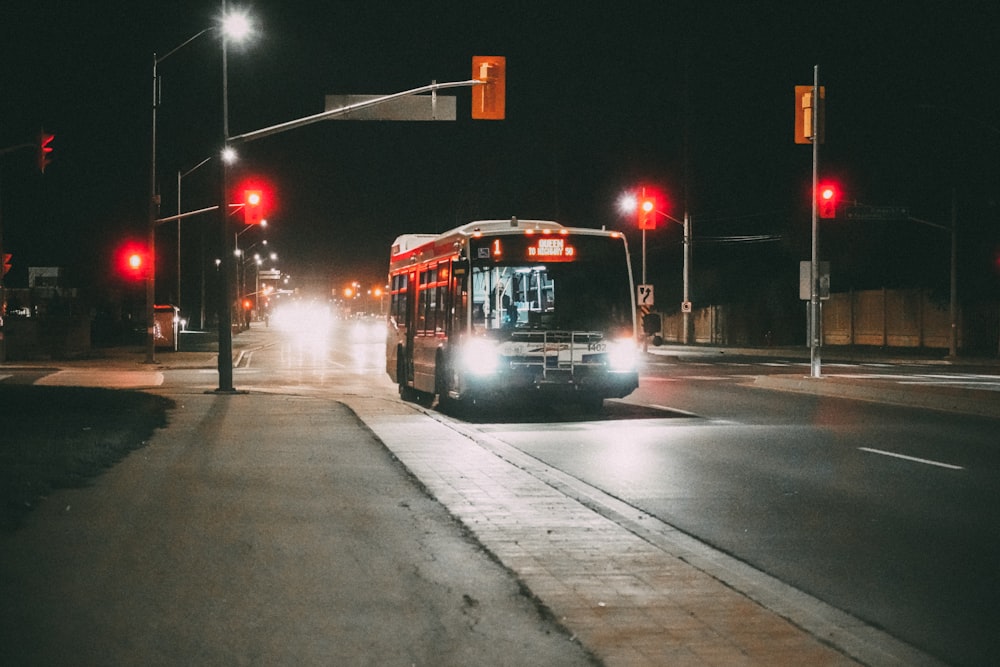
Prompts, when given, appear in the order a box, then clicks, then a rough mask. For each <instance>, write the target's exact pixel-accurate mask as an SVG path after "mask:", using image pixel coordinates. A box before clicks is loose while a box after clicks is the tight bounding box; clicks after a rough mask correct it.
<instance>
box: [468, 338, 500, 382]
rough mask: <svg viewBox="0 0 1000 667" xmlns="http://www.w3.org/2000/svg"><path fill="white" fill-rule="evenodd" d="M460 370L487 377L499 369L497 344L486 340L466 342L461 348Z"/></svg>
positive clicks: (477, 339)
mask: <svg viewBox="0 0 1000 667" xmlns="http://www.w3.org/2000/svg"><path fill="white" fill-rule="evenodd" d="M461 359H462V368H464V369H465V370H466V372H469V373H473V374H475V375H489V374H490V373H495V372H496V370H497V368H499V367H500V353H499V349H498V345H497V342H496V341H495V340H489V339H486V338H473V339H470V340H467V341H466V342H465V344H464V345H463V346H462V356H461Z"/></svg>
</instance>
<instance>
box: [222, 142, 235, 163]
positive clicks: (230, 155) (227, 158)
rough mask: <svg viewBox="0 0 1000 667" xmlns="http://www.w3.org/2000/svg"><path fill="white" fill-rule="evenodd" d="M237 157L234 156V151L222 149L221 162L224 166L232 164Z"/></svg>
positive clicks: (227, 147)
mask: <svg viewBox="0 0 1000 667" xmlns="http://www.w3.org/2000/svg"><path fill="white" fill-rule="evenodd" d="M238 157H239V156H238V155H237V154H236V149H235V148H231V147H229V146H226V147H225V148H223V149H222V161H223V162H225V163H226V164H233V163H234V162H236V159H237V158H238Z"/></svg>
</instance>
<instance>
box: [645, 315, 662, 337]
mask: <svg viewBox="0 0 1000 667" xmlns="http://www.w3.org/2000/svg"><path fill="white" fill-rule="evenodd" d="M661 327H662V324H661V322H660V315H659V313H646V314H645V315H643V316H642V332H643V333H644V334H646V335H647V336H652V335H653V334H657V333H660V328H661Z"/></svg>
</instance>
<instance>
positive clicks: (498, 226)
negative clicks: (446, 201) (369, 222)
mask: <svg viewBox="0 0 1000 667" xmlns="http://www.w3.org/2000/svg"><path fill="white" fill-rule="evenodd" d="M569 229H571V228H568V227H566V226H565V225H561V224H559V223H558V222H554V221H552V220H520V219H518V218H510V219H509V220H476V221H474V222H469V223H466V224H464V225H461V226H459V227H455V228H454V229H450V230H448V231H446V232H442V233H440V234H403V235H401V236H398V237H396V240H395V241H394V242H393V244H392V258H393V259H402V257H401V256H403V255H411V256H412V255H416V254H424V253H423V252H421V253H417V252H415V251H417V250H418V249H419V250H422V251H427V250H432V252H431V253H430V254H431V256H436V255H438V254H440V252H444V253H448V252H450V251H451V250H452V249H453V248H454V244H455V242H459V241H464V239H467V238H469V237H472V236H477V235H480V234H486V235H492V234H501V233H504V232H516V231H521V232H524V231H525V230H537V231H542V230H553V231H554V230H569ZM572 231H573V232H574V233H585V234H594V235H609V236H611V235H617V234H618V232H611V231H607V230H604V229H593V228H589V227H582V228H572Z"/></svg>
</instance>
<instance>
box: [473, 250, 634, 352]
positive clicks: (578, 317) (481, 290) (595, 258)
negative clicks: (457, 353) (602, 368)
mask: <svg viewBox="0 0 1000 667" xmlns="http://www.w3.org/2000/svg"><path fill="white" fill-rule="evenodd" d="M574 241H575V242H576V243H579V242H580V241H586V242H589V245H593V246H597V245H598V243H599V244H600V245H604V246H608V247H605V248H602V249H601V250H602V251H601V252H591V253H589V254H588V255H587V256H583V257H579V258H576V257H574V259H573V260H572V261H565V260H556V261H552V262H537V263H536V262H508V261H504V260H500V261H495V260H494V261H485V262H483V261H478V262H474V263H473V266H472V273H471V276H470V282H469V285H468V289H469V297H470V301H471V305H472V325H473V328H474V329H483V328H485V329H487V330H493V329H500V330H525V329H526V330H540V331H593V332H601V333H608V332H610V331H614V330H621V329H631V327H632V295H631V289H630V282H629V278H628V270H627V264H626V262H624V261H623V256H624V249H623V247H622V244H621V242H620V241H618V242H615V241H613V240H609V239H603V238H601V239H574ZM609 251H611V252H609ZM615 251H617V252H615Z"/></svg>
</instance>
